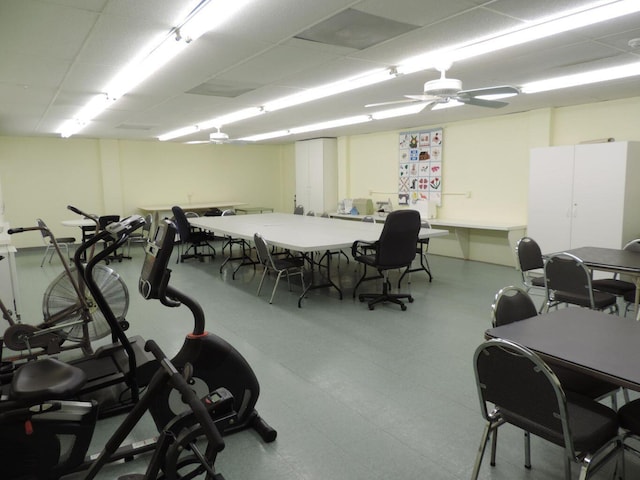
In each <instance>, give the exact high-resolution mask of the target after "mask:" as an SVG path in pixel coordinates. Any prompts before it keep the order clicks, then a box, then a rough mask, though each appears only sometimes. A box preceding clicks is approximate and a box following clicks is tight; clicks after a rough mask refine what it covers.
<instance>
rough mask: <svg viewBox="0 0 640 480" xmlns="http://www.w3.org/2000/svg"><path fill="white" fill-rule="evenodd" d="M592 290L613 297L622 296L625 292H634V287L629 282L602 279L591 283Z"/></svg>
mask: <svg viewBox="0 0 640 480" xmlns="http://www.w3.org/2000/svg"><path fill="white" fill-rule="evenodd" d="M591 285H592V286H593V288H594V290H599V291H601V292H607V293H612V294H614V295H624V294H625V293H626V292H635V290H636V286H635V284H633V283H631V282H626V281H624V280H617V279H615V278H603V279H601V280H593V281H592V282H591Z"/></svg>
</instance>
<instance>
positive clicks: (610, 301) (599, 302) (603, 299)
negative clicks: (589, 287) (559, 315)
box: [553, 290, 616, 310]
mask: <svg viewBox="0 0 640 480" xmlns="http://www.w3.org/2000/svg"><path fill="white" fill-rule="evenodd" d="M553 299H554V300H555V301H556V302H560V303H564V302H566V303H571V304H573V305H580V306H581V307H586V308H591V301H590V300H589V295H580V294H578V293H573V292H564V291H561V290H556V291H555V292H554V294H553ZM615 303H616V297H615V295H611V294H610V293H606V292H600V291H594V292H593V304H594V305H593V306H594V308H596V309H598V310H601V309H603V308H607V307H610V306H611V305H614V304H615Z"/></svg>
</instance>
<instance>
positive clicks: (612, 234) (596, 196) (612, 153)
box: [527, 142, 640, 252]
mask: <svg viewBox="0 0 640 480" xmlns="http://www.w3.org/2000/svg"><path fill="white" fill-rule="evenodd" d="M529 167H530V172H529V219H528V229H527V235H528V236H530V237H532V238H533V239H535V240H536V241H537V242H538V243H539V244H540V247H541V248H542V251H543V252H556V251H561V250H567V249H570V248H576V247H584V246H593V247H605V248H621V247H622V246H624V244H625V243H626V242H628V241H629V240H632V239H634V238H638V237H640V215H638V212H637V209H638V206H640V142H611V143H597V144H585V145H570V146H559V147H546V148H534V149H532V150H531V157H530V165H529Z"/></svg>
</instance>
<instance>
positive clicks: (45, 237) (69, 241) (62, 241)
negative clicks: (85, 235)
mask: <svg viewBox="0 0 640 480" xmlns="http://www.w3.org/2000/svg"><path fill="white" fill-rule="evenodd" d="M37 222H38V227H40V228H42V229H45V230H40V233H41V234H42V241H43V242H44V244H45V245H46V247H47V248H46V249H45V251H44V256H43V257H42V262H40V266H41V267H42V266H43V265H44V261H45V260H46V259H47V255H49V263H51V260H52V259H53V254H54V253H56V248H55V245H54V244H53V240H52V236H53V234H52V233H51V232H50V231H49V229H48V228H47V225H46V224H45V223H44V221H43V220H42V219H40V218H38V220H37ZM55 239H56V243H57V244H58V248H60V249H65V250H66V252H67V258H68V260H69V263H71V246H72V245H73V244H74V243H75V241H76V239H75V237H55Z"/></svg>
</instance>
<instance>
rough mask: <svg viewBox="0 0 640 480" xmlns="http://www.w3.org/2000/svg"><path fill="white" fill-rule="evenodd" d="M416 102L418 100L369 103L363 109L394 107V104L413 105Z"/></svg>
mask: <svg viewBox="0 0 640 480" xmlns="http://www.w3.org/2000/svg"><path fill="white" fill-rule="evenodd" d="M417 101H418V100H393V101H391V102H380V103H369V104H367V105H365V108H369V107H383V106H385V105H396V104H400V103H415V102H417Z"/></svg>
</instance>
